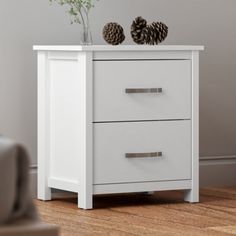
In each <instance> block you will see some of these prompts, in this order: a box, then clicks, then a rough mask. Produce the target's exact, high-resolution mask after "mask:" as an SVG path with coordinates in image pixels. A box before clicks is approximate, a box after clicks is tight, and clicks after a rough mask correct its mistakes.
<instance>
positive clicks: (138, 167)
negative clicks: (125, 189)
mask: <svg viewBox="0 0 236 236" xmlns="http://www.w3.org/2000/svg"><path fill="white" fill-rule="evenodd" d="M149 152H162V153H163V156H161V157H150V158H147V157H145V158H126V153H149ZM191 163H192V161H191V121H189V120H186V121H159V122H158V121H157V122H130V123H126V122H125V123H103V124H94V184H114V183H128V182H129V183H132V182H147V181H163V180H166V181H167V180H184V179H185V180H186V179H191V173H192V170H191Z"/></svg>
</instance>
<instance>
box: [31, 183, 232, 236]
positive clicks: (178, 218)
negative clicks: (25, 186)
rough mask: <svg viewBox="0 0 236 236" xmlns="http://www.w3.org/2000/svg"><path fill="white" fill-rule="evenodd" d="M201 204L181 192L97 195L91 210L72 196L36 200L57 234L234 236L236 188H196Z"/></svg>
mask: <svg viewBox="0 0 236 236" xmlns="http://www.w3.org/2000/svg"><path fill="white" fill-rule="evenodd" d="M200 196H201V197H200V201H201V203H197V204H189V203H185V202H183V200H182V193H181V192H174V191H170V192H159V193H155V194H154V195H145V194H128V195H127V194H126V195H110V196H97V197H95V198H94V208H95V209H94V210H89V211H85V210H80V209H78V208H77V199H76V198H75V196H71V197H69V198H68V197H67V198H63V197H62V196H55V197H56V198H55V199H54V200H53V201H50V202H41V201H36V205H37V206H38V210H39V212H40V215H41V217H42V219H43V220H44V221H45V222H48V223H52V224H57V225H60V227H61V235H62V236H79V235H115V236H116V235H117V236H119V235H121V236H123V235H160V236H162V235H164V236H172V235H175V236H185V235H186V236H187V235H191V236H195V235H207V236H208V235H209V236H218V235H219V236H227V235H231V236H232V235H236V187H234V188H233V187H231V188H208V189H201V191H200Z"/></svg>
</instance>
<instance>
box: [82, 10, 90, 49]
mask: <svg viewBox="0 0 236 236" xmlns="http://www.w3.org/2000/svg"><path fill="white" fill-rule="evenodd" d="M81 16H82V30H81V32H80V44H81V45H92V44H93V38H92V33H91V29H90V23H89V11H88V10H86V9H84V14H83V13H81Z"/></svg>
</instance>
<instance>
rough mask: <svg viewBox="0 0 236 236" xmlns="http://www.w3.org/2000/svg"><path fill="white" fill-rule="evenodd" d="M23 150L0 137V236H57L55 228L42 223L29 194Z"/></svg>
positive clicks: (27, 166)
mask: <svg viewBox="0 0 236 236" xmlns="http://www.w3.org/2000/svg"><path fill="white" fill-rule="evenodd" d="M28 172H29V158H28V155H27V152H26V150H25V149H24V148H23V147H22V146H20V145H17V144H15V143H14V142H13V141H12V140H10V139H8V138H5V137H3V136H0V236H3V235H4V236H21V235H22V236H23V235H24V236H39V235H44V236H56V235H58V228H57V227H56V226H50V225H46V224H44V223H42V222H41V220H40V219H39V217H38V214H37V211H36V208H35V206H34V203H33V200H32V198H31V194H30V191H29V174H28Z"/></svg>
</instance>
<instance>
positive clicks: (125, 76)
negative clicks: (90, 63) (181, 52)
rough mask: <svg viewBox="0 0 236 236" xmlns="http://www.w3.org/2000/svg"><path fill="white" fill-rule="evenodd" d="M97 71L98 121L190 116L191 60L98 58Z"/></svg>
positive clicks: (95, 79) (95, 80)
mask: <svg viewBox="0 0 236 236" xmlns="http://www.w3.org/2000/svg"><path fill="white" fill-rule="evenodd" d="M94 71H95V73H94V121H95V122H101V121H129V120H160V119H190V118H191V61H190V60H176V61H175V60H154V61H153V60H150V61H95V62H94ZM126 88H162V89H163V92H162V93H146V94H144V93H136V94H127V93H126V92H125V90H126Z"/></svg>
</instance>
